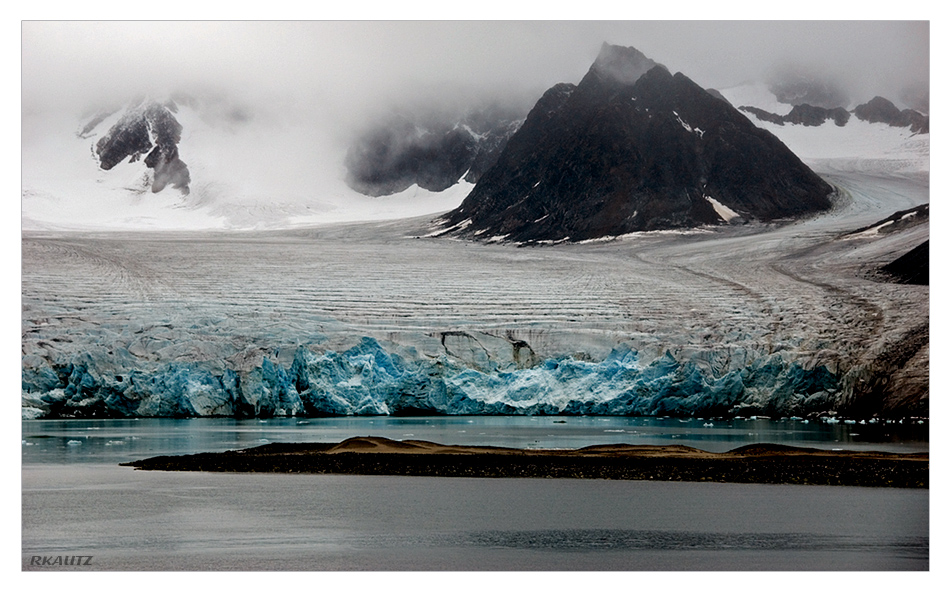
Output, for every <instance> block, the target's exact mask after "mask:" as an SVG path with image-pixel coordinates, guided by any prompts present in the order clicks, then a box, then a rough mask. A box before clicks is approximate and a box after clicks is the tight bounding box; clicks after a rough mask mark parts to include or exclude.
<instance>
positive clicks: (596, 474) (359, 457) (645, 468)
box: [122, 437, 930, 489]
mask: <svg viewBox="0 0 950 592" xmlns="http://www.w3.org/2000/svg"><path fill="white" fill-rule="evenodd" d="M122 466H130V467H134V468H136V469H141V470H153V471H207V472H238V473H318V474H347V475H403V476H426V477H479V478H519V477H521V478H553V479H629V480H654V481H710V482H721V483H771V484H801V485H845V486H862V487H902V488H915V489H927V488H929V484H930V479H929V467H930V455H929V454H928V453H916V454H893V453H884V452H854V451H827V450H818V449H813V448H797V447H791V446H783V445H778V444H754V445H749V446H743V447H740V448H736V449H734V450H731V451H728V452H723V453H712V452H706V451H703V450H698V449H696V448H690V447H687V446H633V445H627V444H621V445H604V446H590V447H586V448H580V449H576V450H523V449H515V448H498V447H490V446H447V445H441V444H436V443H433V442H424V441H419V440H407V441H396V440H389V439H386V438H378V437H357V438H350V439H348V440H345V441H343V442H340V443H338V444H314V443H306V444H287V443H274V444H266V445H264V446H259V447H256V448H249V449H244V450H229V451H226V452H220V453H200V454H192V455H185V456H157V457H153V458H148V459H143V460H138V461H133V462H129V463H122Z"/></svg>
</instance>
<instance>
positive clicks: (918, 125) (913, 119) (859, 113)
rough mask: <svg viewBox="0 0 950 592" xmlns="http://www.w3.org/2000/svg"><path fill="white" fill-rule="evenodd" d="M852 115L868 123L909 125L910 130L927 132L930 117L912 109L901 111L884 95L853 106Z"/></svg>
mask: <svg viewBox="0 0 950 592" xmlns="http://www.w3.org/2000/svg"><path fill="white" fill-rule="evenodd" d="M854 115H855V117H857V118H858V119H860V120H862V121H868V122H870V123H886V124H887V125H890V126H894V127H909V128H910V130H911V131H912V132H915V133H921V134H929V133H930V118H929V117H927V116H926V115H921V114H920V113H918V112H917V111H914V110H913V109H904V110H903V111H901V110H900V109H898V108H897V106H896V105H894V103H892V102H890V101H888V100H887V99H885V98H884V97H874V98H873V99H871V100H870V101H868V102H867V103H864V104H863V105H858V106H857V107H855V108H854Z"/></svg>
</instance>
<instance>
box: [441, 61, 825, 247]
mask: <svg viewBox="0 0 950 592" xmlns="http://www.w3.org/2000/svg"><path fill="white" fill-rule="evenodd" d="M831 191H832V188H831V187H830V186H829V185H828V184H827V183H825V182H824V181H823V180H822V179H820V178H819V177H818V176H817V175H815V174H814V173H813V172H812V171H811V170H810V169H808V167H806V166H805V165H804V164H802V162H801V161H800V160H799V159H798V158H797V157H796V156H795V155H794V154H793V153H792V152H791V151H790V150H789V149H788V148H787V147H786V146H785V145H784V144H782V143H781V142H780V141H779V140H778V139H777V138H775V136H773V135H771V134H770V133H768V132H766V131H764V130H762V129H759V128H757V127H756V126H755V125H754V124H752V122H751V121H749V119H748V118H746V117H745V116H744V115H742V114H741V113H739V112H738V111H737V110H736V109H734V108H733V107H732V106H730V105H729V104H728V103H727V102H725V101H722V100H720V99H719V98H716V97H714V96H713V95H711V94H709V93H708V92H706V91H705V90H703V89H702V88H700V87H699V86H697V85H696V84H695V83H694V82H693V81H691V80H690V79H689V78H687V77H686V76H684V75H683V74H680V73H678V74H675V75H673V74H670V72H669V71H668V70H667V69H666V68H665V67H663V66H661V65H658V64H656V63H655V62H653V61H652V60H650V59H648V58H646V57H645V56H644V55H643V54H642V53H640V52H639V51H637V50H636V49H633V48H622V47H616V46H612V45H608V44H604V46H603V48H602V50H601V53H600V55H599V56H598V58H597V60H596V61H595V62H594V64H593V66H592V67H591V68H590V70H589V72H588V73H587V75H586V76H585V77H584V78H583V80H581V82H580V83H579V84H578V85H577V86H576V87H575V86H574V85H571V84H559V85H557V86H555V87H553V88H551V89H550V90H548V91H547V92H546V93H545V94H544V96H542V97H541V99H540V100H539V101H538V102H537V104H536V105H535V107H534V108H533V109H532V110H531V112H530V113H529V114H528V117H527V119H526V120H525V122H524V124H523V125H522V126H521V128H520V129H519V130H518V131H517V132H516V133H515V134H514V135H513V136H512V137H511V139H510V140H509V141H508V144H507V146H506V147H505V149H504V151H503V152H502V154H501V156H500V157H499V158H498V162H497V163H496V164H495V166H494V167H492V168H491V169H490V170H489V171H487V172H486V173H485V174H484V175H483V176H482V178H481V180H480V181H479V182H478V184H477V185H476V186H475V188H474V189H473V190H472V192H471V193H470V194H469V196H468V197H467V198H466V199H465V201H464V202H463V203H462V205H461V206H460V207H459V208H458V209H456V210H454V211H452V212H450V213H449V214H447V215H446V216H445V217H444V218H443V220H442V223H443V224H444V227H445V228H446V232H447V233H453V234H456V235H459V236H466V237H474V238H486V239H487V238H490V237H503V238H504V240H507V241H513V242H540V241H559V240H573V241H577V240H585V239H591V238H597V237H603V236H609V235H620V234H625V233H628V232H634V231H643V230H657V229H670V228H685V227H694V226H699V225H705V224H721V223H724V222H727V221H735V220H740V219H758V220H775V219H779V218H786V217H794V216H801V215H805V214H809V213H814V212H819V211H822V210H824V209H827V208H828V207H830V201H829V194H830V193H831Z"/></svg>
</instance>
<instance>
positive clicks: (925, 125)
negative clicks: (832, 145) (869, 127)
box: [739, 97, 930, 134]
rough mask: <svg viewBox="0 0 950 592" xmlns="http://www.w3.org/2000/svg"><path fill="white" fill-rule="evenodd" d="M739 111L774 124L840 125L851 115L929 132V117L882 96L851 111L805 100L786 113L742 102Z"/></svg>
mask: <svg viewBox="0 0 950 592" xmlns="http://www.w3.org/2000/svg"><path fill="white" fill-rule="evenodd" d="M739 109H740V110H742V111H745V112H746V113H750V114H752V115H754V116H755V117H756V118H757V119H759V120H760V121H768V122H770V123H774V124H777V125H785V124H786V123H789V124H793V125H806V126H819V125H821V124H823V123H824V122H825V121H827V120H829V119H831V120H833V121H834V122H835V125H837V126H838V127H844V126H845V125H847V123H848V121H850V120H851V114H852V113H854V116H855V117H857V118H858V119H859V120H861V121H868V122H870V123H886V124H887V125H890V126H893V127H907V128H910V131H912V132H914V133H917V134H929V133H930V118H929V117H928V116H926V115H922V114H920V113H919V112H917V111H914V110H913V109H904V110H903V111H902V110H900V109H898V108H897V106H895V105H894V103H892V102H890V101H888V100H887V99H885V98H883V97H874V98H873V99H871V100H870V101H868V102H867V103H864V104H862V105H858V106H857V107H855V108H854V110H853V111H850V112H849V111H847V110H846V109H845V108H844V107H835V108H834V109H827V108H825V107H815V106H813V105H808V104H805V103H802V104H798V105H795V106H794V107H792V110H791V111H789V113H788V115H776V114H775V113H770V112H768V111H766V110H764V109H759V108H758V107H751V106H747V105H743V106H741V107H739Z"/></svg>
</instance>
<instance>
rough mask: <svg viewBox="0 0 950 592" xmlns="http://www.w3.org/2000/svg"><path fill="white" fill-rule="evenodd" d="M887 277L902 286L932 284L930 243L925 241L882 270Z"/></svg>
mask: <svg viewBox="0 0 950 592" xmlns="http://www.w3.org/2000/svg"><path fill="white" fill-rule="evenodd" d="M881 271H882V272H884V273H885V274H886V275H887V276H889V277H891V278H893V280H894V281H896V282H897V283H900V284H918V285H921V286H927V285H929V284H930V241H929V240H927V241H924V242H923V243H921V244H919V245H917V246H916V247H915V248H913V249H911V250H910V251H909V252H908V253H905V254H904V255H902V256H900V257H898V258H897V259H895V260H894V261H892V262H890V263H888V264H887V265H885V266H884V267H882V268H881Z"/></svg>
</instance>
